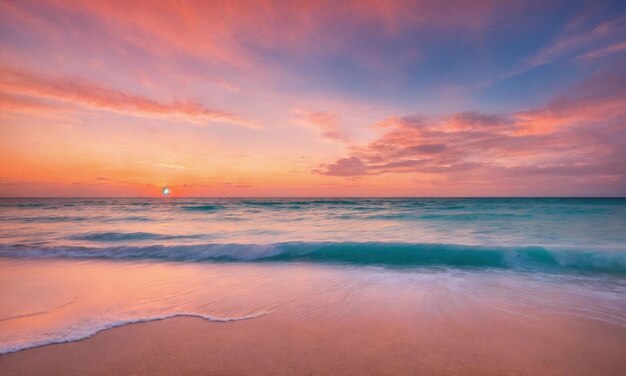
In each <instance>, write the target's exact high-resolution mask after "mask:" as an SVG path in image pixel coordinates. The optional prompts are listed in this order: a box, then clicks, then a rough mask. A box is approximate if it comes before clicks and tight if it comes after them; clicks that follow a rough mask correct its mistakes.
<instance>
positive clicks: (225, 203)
mask: <svg viewBox="0 0 626 376" xmlns="http://www.w3.org/2000/svg"><path fill="white" fill-rule="evenodd" d="M381 290H384V291H385V294H384V296H385V297H387V298H390V297H394V296H396V297H397V298H398V299H403V301H406V299H407V296H409V298H408V299H413V300H414V301H415V306H420V305H421V306H424V305H425V304H426V303H425V302H426V301H428V302H430V303H428V304H427V306H428V309H438V310H447V311H453V310H454V308H451V307H454V306H455V304H456V303H458V304H463V305H465V304H467V305H472V304H479V303H481V302H483V303H484V302H485V301H488V302H489V305H490V306H492V307H493V309H500V310H501V311H502V312H503V313H502V314H506V315H511V316H512V317H517V318H519V317H522V316H524V315H525V316H528V315H529V314H530V315H531V316H532V315H533V314H536V315H539V316H540V315H541V312H551V313H555V312H556V313H558V314H560V315H564V316H565V317H579V318H580V317H582V318H584V319H586V320H595V321H598V322H603V323H606V324H608V325H615V326H617V327H619V328H621V330H623V328H625V327H626V199H619V198H616V199H609V198H588V199H587V198H497V199H496V198H494V199H487V198H467V199H465V198H463V199H462V198H458V199H457V198H428V199H426V198H424V199H422V198H420V199H417V198H416V199H399V198H393V199H379V198H376V199H374V198H369V199H354V198H345V199H342V198H332V199H320V198H311V199H307V198H286V199H278V198H276V199H266V198H258V199H225V198H224V199H204V198H202V199H193V198H184V199H183V198H161V199H144V198H133V199H102V198H91V199H85V198H75V199H74V198H59V199H8V198H7V199H0V301H2V304H0V353H7V352H13V351H18V350H21V349H26V348H30V347H36V346H41V345H45V344H50V343H58V342H67V341H72V340H77V339H81V338H85V337H88V336H91V335H93V334H95V333H97V332H98V331H100V330H103V329H107V328H111V327H115V326H120V325H125V324H128V323H134V322H143V321H151V320H159V319H165V318H168V317H175V316H193V317H200V318H204V319H206V320H208V321H210V322H228V321H236V320H249V319H255V318H258V317H262V316H266V315H278V314H280V313H281V312H287V311H289V312H299V313H298V314H299V315H300V316H301V317H302V319H303V320H304V319H308V318H310V317H315V316H316V315H322V316H323V315H329V312H330V311H332V309H331V308H333V307H334V309H335V310H334V311H333V313H332V315H338V314H341V312H342V311H341V309H339V308H337V307H340V306H341V305H342V304H344V303H345V302H347V301H351V302H356V301H358V299H357V298H355V296H356V295H355V294H357V295H359V294H360V295H359V296H366V295H368V292H371V291H381ZM400 291H402V293H401V294H402V295H401V296H400V295H398V294H400ZM370 296H373V294H370ZM377 296H378V295H377ZM351 299H352V300H351ZM425 299H426V300H425ZM391 302H393V299H392V300H391ZM442 302H446V303H445V304H444V303H442ZM455 302H456V303H455ZM390 304H393V303H390ZM437 305H438V306H437ZM344 313H346V314H348V313H347V312H344ZM332 315H331V316H332Z"/></svg>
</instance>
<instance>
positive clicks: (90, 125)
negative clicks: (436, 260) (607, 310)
mask: <svg viewBox="0 0 626 376" xmlns="http://www.w3.org/2000/svg"><path fill="white" fill-rule="evenodd" d="M0 152H1V156H2V162H1V163H0V196H159V195H161V190H162V188H163V187H165V186H167V187H170V189H171V192H172V193H171V194H172V196H529V195H532V196H535V195H540V196H555V195H556V196H579V195H591V196H598V195H609V196H623V195H626V2H624V1H623V0H621V1H614V2H611V1H587V2H584V1H581V2H578V1H550V0H542V1H501V0H494V1H482V0H475V1H353V2H351V1H275V2H265V1H214V2H211V1H197V2H195V1H162V0H161V1H134V0H133V1H128V0H126V1H119V2H118V1H106V2H104V1H68V0H48V1H23V0H22V1H8V0H0Z"/></svg>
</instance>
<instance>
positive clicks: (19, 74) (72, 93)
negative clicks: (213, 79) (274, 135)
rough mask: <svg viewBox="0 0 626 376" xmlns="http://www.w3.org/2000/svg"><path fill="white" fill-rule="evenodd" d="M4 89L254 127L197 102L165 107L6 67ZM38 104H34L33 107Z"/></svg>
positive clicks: (1, 74)
mask: <svg viewBox="0 0 626 376" xmlns="http://www.w3.org/2000/svg"><path fill="white" fill-rule="evenodd" d="M0 89H1V90H3V91H5V92H9V93H13V94H20V95H27V96H32V97H39V98H50V99H54V100H59V101H64V102H69V103H73V104H77V105H81V106H85V107H89V108H95V109H104V110H110V111H115V112H120V113H125V114H132V115H143V116H163V115H166V116H178V117H181V118H183V119H185V120H188V121H190V122H194V123H198V122H205V121H212V122H222V123H230V124H236V125H242V126H247V127H254V125H253V124H251V123H249V122H246V121H244V120H242V119H240V118H238V117H237V116H235V115H233V114H230V113H227V112H224V111H219V110H214V109H210V108H207V107H205V106H203V105H201V104H199V103H196V102H190V101H177V102H173V103H162V102H158V101H155V100H152V99H148V98H145V97H143V96H140V95H134V94H129V93H125V92H123V91H119V90H115V89H111V88H107V87H105V86H102V85H99V84H97V83H94V82H91V81H87V80H83V79H70V78H58V77H55V78H53V77H46V76H42V75H36V74H33V73H28V72H24V71H19V70H15V69H11V68H6V67H5V68H0ZM5 101H6V102H5ZM2 102H3V103H2V106H10V105H11V102H9V99H8V98H2ZM13 103H15V100H13ZM34 103H35V102H33V101H30V104H31V105H32V104H34ZM15 106H17V104H14V105H13V107H15ZM31 107H32V106H31Z"/></svg>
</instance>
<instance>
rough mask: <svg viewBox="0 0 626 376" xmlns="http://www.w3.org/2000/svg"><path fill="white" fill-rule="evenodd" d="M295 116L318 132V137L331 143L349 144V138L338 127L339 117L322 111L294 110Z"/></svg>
mask: <svg viewBox="0 0 626 376" xmlns="http://www.w3.org/2000/svg"><path fill="white" fill-rule="evenodd" d="M294 113H295V115H296V116H297V117H298V118H299V119H300V120H301V121H303V122H304V124H305V125H307V126H311V127H313V128H315V129H317V130H318V131H319V132H320V136H322V137H324V138H327V139H329V140H333V141H339V142H349V140H350V138H349V137H348V135H347V134H346V132H345V131H344V130H343V129H341V127H340V126H339V122H338V120H339V119H338V118H339V116H337V115H335V114H331V113H328V112H322V111H317V112H315V111H307V110H302V109H299V110H296V111H294Z"/></svg>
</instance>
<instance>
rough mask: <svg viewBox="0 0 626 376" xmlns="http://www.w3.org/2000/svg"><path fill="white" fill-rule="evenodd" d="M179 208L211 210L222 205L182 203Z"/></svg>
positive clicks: (220, 207)
mask: <svg viewBox="0 0 626 376" xmlns="http://www.w3.org/2000/svg"><path fill="white" fill-rule="evenodd" d="M181 208H182V209H183V210H187V211H199V212H212V211H216V210H220V209H223V208H224V207H223V206H221V205H184V206H182V207H181Z"/></svg>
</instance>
